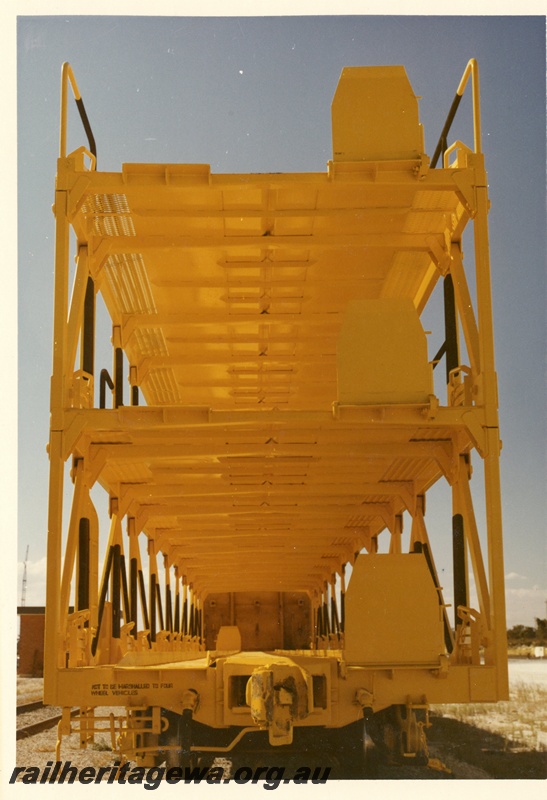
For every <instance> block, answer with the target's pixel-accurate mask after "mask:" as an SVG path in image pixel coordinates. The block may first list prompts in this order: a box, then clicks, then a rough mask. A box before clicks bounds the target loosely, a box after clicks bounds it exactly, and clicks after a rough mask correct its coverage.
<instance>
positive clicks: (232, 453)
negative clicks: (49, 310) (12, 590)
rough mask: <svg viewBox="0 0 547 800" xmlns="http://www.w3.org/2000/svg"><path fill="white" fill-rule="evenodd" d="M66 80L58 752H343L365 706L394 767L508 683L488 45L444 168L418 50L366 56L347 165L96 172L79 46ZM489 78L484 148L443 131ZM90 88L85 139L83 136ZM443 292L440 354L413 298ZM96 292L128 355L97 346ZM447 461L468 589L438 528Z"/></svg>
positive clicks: (357, 743)
mask: <svg viewBox="0 0 547 800" xmlns="http://www.w3.org/2000/svg"><path fill="white" fill-rule="evenodd" d="M61 86H62V98H61V145H60V158H59V161H58V171H57V181H56V190H55V204H54V213H55V220H56V239H55V314H54V356H53V377H52V384H51V433H50V440H49V459H50V496H49V533H48V568H47V569H48V572H47V605H46V643H45V689H44V696H45V701H46V702H47V703H49V704H53V705H56V706H62V707H63V708H64V709H65V711H64V717H63V721H62V722H61V723H60V726H59V744H58V753H57V756H58V758H59V757H60V756H59V753H60V747H61V740H62V737H63V736H64V735H66V734H68V733H69V732H70V731H71V730H79V731H80V739H81V743H82V746H86V745H87V744H89V743H90V742H92V741H93V736H94V734H95V733H96V732H97V731H98V730H103V729H105V728H107V729H109V730H111V732H112V738H113V744H114V747H115V749H116V750H118V751H119V753H120V754H121V756H122V757H123V758H124V759H131V760H135V761H136V762H137V763H138V764H141V765H144V766H146V765H154V764H160V763H161V762H162V761H164V760H166V759H167V762H168V763H169V764H176V763H189V762H191V761H192V760H195V759H196V758H199V757H201V758H206V757H210V756H211V755H212V754H229V753H230V752H232V750H233V748H234V747H236V746H237V745H238V743H245V742H252V741H254V742H256V741H259V739H260V737H262V739H263V740H266V741H267V743H268V745H269V746H277V747H279V746H281V747H283V748H287V747H288V746H291V745H292V747H297V746H298V744H299V742H300V743H301V742H303V741H308V739H309V737H310V736H311V737H312V740H313V737H316V739H315V741H317V742H320V741H321V742H325V741H329V737H330V740H331V741H332V739H333V738H334V740H335V741H336V742H337V747H338V748H339V753H340V759H341V760H342V761H343V759H344V757H347V758H357V757H358V756H357V755H356V753H357V752H358V751H359V749H360V748H361V747H362V739H363V731H364V725H363V720H366V725H367V730H368V732H369V733H370V734H371V736H372V738H373V739H374V740H375V741H376V743H377V744H378V745H379V746H380V747H383V748H384V749H386V750H387V751H388V752H389V754H390V755H391V757H392V758H393V759H395V760H396V759H410V760H414V762H417V761H418V762H423V761H425V760H427V745H426V740H425V736H424V729H425V728H426V727H427V724H428V714H427V711H428V707H429V704H431V703H447V702H450V703H460V702H461V703H463V702H493V701H496V700H499V699H503V698H506V697H507V663H506V641H505V609H504V586H503V556H502V534H501V512H500V485H499V454H500V439H499V433H498V414H497V390H496V374H495V368H494V349H493V326H492V304H491V290H490V264H489V248H488V229H487V213H488V206H489V201H488V194H487V178H486V173H485V169H484V159H483V154H482V151H481V134H480V116H479V82H478V68H477V65H476V62H475V61H470V62H469V64H468V65H467V67H466V70H465V72H464V75H463V77H462V80H461V82H460V85H459V87H458V90H457V94H456V98H455V100H454V102H453V105H452V108H451V110H450V114H449V117H448V119H447V123H446V125H445V128H444V130H443V134H442V136H441V141H440V142H439V146H438V148H437V152H436V153H435V154H434V157H433V159H432V160H431V161H430V159H429V157H428V156H427V155H426V154H425V153H424V145H423V131H422V127H421V125H420V123H419V119H418V103H417V98H416V97H415V96H414V93H413V91H412V88H411V86H410V83H409V81H408V78H407V76H406V73H405V70H404V68H403V67H393V66H392V67H357V68H346V69H344V70H343V72H342V75H341V78H340V82H339V85H338V88H337V90H336V94H335V97H334V102H333V106H332V134H333V157H332V160H331V161H329V163H328V168H327V171H326V172H324V173H301V174H300V173H299V174H248V175H224V174H219V175H217V174H212V173H211V171H210V167H209V166H208V165H205V164H124V165H123V166H122V168H121V171H120V172H115V173H114V172H100V171H98V169H97V163H96V152H95V143H94V140H93V135H92V133H91V129H90V126H89V122H88V119H87V115H86V112H85V108H84V106H83V102H82V99H81V97H80V94H79V91H78V86H77V84H76V81H75V78H74V74H73V72H72V70H71V68H70V66H69V65H68V64H65V65H64V66H63V71H62V82H61ZM467 86H470V87H471V93H472V99H473V126H474V130H473V145H472V146H468V145H466V144H463V143H462V142H460V141H456V142H455V143H454V144H452V145H451V146H450V147H448V146H447V138H446V137H447V134H448V130H449V128H450V125H451V121H452V118H453V116H454V114H455V111H456V108H457V105H458V103H459V100H460V98H461V96H462V94H463V92H464V90H465V88H466V87H467ZM70 87H71V88H72V91H73V93H74V96H75V98H76V101H77V105H78V108H79V110H80V114H81V118H82V121H83V124H84V128H85V130H86V131H87V135H88V140H89V148H86V147H80V148H79V149H77V150H75V151H74V152H71V153H68V154H67V152H66V150H67V146H66V139H67V134H66V130H67V97H68V91H69V88H70ZM470 222H472V223H473V225H472V228H473V246H474V258H472V263H473V264H474V275H473V280H470V281H468V278H467V276H466V271H465V269H464V264H463V251H462V236H463V234H464V229H465V228H466V226H467V224H468V223H470ZM71 231H72V234H71ZM72 242H75V244H74V245H72V244H71V243H72ZM72 256H75V261H76V267H75V271H74V280H73V288H72V294H71V296H70V298H69V275H70V271H69V263H70V261H71V258H72ZM438 283H442V284H443V289H442V290H443V294H444V329H443V330H441V331H436V332H435V331H434V332H433V334H432V337H431V338H432V339H435V336H437V343H436V345H435V343H434V346H435V349H436V347H438V346H439V345H442V346H440V349H439V351H438V352H437V353H436V355H435V356H431V354H428V346H427V340H426V333H425V331H424V329H423V327H422V322H421V319H420V318H421V315H422V312H423V311H424V308H425V307H426V305H427V303H428V301H429V300H430V298H431V296H432V293H433V290H434V288H435V287H436V285H437V284H438ZM99 293H100V295H102V298H103V300H104V304H105V306H106V309H107V310H108V313H109V315H110V318H111V322H112V352H113V369H112V374H110V372H109V371H108V369H102V370H98V369H97V367H96V365H95V360H96V358H95V333H96V327H97V328H98V326H96V300H97V295H98V294H99ZM443 342H444V343H443ZM440 361H442V362H443V366H444V367H445V368H446V390H445V389H444V388H443V391H442V393H441V394H442V396H437V394H435V391H434V385H433V379H432V374H433V373H432V370H433V367H434V366H436V364H437V362H440ZM441 369H442V367H441ZM107 388H108V389H109V390H111V391H108V392H107ZM107 395H108V399H107ZM477 456H478V457H479V459H482V462H483V469H482V470H481V474H482V475H483V476H484V480H483V481H481V486H480V487H479V491H481V492H482V495H483V499H482V501H481V502H482V503H484V509H485V530H484V531H483V532H479V531H480V525H479V524H478V523H477V521H476V517H475V513H474V510H473V502H472V493H471V488H470V484H471V482H470V478H471V473H472V458H476V457H477ZM65 464H67V465H69V467H70V473H69V474H70V479H69V480H65V484H67V485H68V486H64V482H63V478H64V475H65ZM67 473H68V469H67ZM438 481H446V482H447V484H448V486H449V487H450V494H451V498H452V499H451V504H452V507H451V508H449V509H447V513H446V524H445V525H444V528H445V530H446V534H447V535H446V540H447V544H448V546H449V547H452V548H453V574H454V588H453V594H454V599H453V603H452V604H451V606H452V607H451V608H448V607H447V605H446V604H445V600H444V597H443V587H442V586H441V584H440V582H439V576H438V574H437V571H436V567H435V562H434V558H433V552H432V549H431V546H430V540H429V537H428V532H427V528H426V515H425V511H426V501H425V498H426V495H427V492H428V490H429V489H430V488H431V487H432V486H434V484H436V483H437V482H438ZM476 482H477V481H475V483H476ZM71 484H72V485H71ZM97 486H100V487H102V490H104V492H105V493H106V495H107V497H108V509H109V518H110V521H109V524H107V525H106V526H103V525H102V521H101V522H100V515H99V513H98V511H97V509H96V504H95V501H94V498H95V495H96V487H97ZM67 488H69V489H70V490H71V491H72V505H71V510H70V513H65V512H64V508H63V506H64V503H65V496H66V495H67V491H66V489H67ZM404 517H406V518H407V519H409V520H410V531H409V535H408V536H406V534H405V539H404V540H403V536H402V533H403V530H402V528H403V518H404ZM105 519H107V517H106V515H105ZM107 523H108V520H107ZM102 527H106V528H107V530H102V529H101V528H102ZM482 535H483V536H484V541H485V542H486V548H485V549H486V550H487V552H486V556H484V555H483V548H482V547H481V536H482ZM450 536H451V537H452V540H453V542H452V544H450ZM407 539H408V546H406V544H405V546H403V541H405V542H406V541H407ZM103 553H104V557H103ZM470 585H472V586H474V587H475V590H474V591H475V594H474V595H471V594H470ZM72 597H73V600H72V599H71V598H72ZM71 602H73V604H74V605H73V607H71V605H70V604H71ZM74 706H77V707H78V708H79V713H78V714H76V716H71V715H70V709H71V707H74ZM101 706H119V708H120V715H119V716H115V717H113V718H109V717H108V716H107V717H105V715H104V714H103V715H101V711H100V707H101ZM306 737H308V739H306ZM346 747H347V749H346ZM275 752H277V753H278V754H279V753H280V752H283V751H279V750H277V751H275Z"/></svg>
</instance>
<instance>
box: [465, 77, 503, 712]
mask: <svg viewBox="0 0 547 800" xmlns="http://www.w3.org/2000/svg"><path fill="white" fill-rule="evenodd" d="M475 69H476V75H475V76H474V77H476V84H474V87H475V86H476V90H475V93H476V95H477V105H478V68H477V67H476V65H475ZM475 93H474V95H473V97H474V98H475ZM474 160H475V176H476V177H475V181H476V186H475V196H476V205H477V213H476V215H475V221H474V233H475V268H476V284H477V316H478V324H479V332H480V360H481V375H480V376H479V378H480V393H479V397H480V398H481V399H482V402H483V405H484V412H485V420H486V429H485V434H486V456H485V458H484V485H485V501H486V529H487V539H488V567H489V578H490V592H491V614H492V618H491V621H490V624H491V627H492V630H493V635H494V641H493V657H494V660H495V664H496V675H497V689H498V697H499V698H500V699H502V698H505V697H507V696H508V691H509V680H508V673H507V631H506V616H505V588H504V586H505V584H504V577H505V576H504V559H503V541H502V514H501V488H500V470H499V457H500V449H501V447H500V438H499V422H498V396H497V376H496V372H495V359H494V322H493V310H492V289H491V280H490V245H489V238H488V205H489V201H488V188H487V187H488V180H487V176H486V171H485V169H484V157H483V155H482V154H480V153H478V154H476V155H475V156H474Z"/></svg>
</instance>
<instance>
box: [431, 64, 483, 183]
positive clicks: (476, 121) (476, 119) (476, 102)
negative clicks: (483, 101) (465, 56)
mask: <svg viewBox="0 0 547 800" xmlns="http://www.w3.org/2000/svg"><path fill="white" fill-rule="evenodd" d="M470 75H471V82H472V86H473V145H474V148H475V153H481V152H482V144H481V113H480V91H479V65H478V64H477V60H476V59H475V58H471V59H470V60H469V61H468V62H467V66H466V68H465V70H464V73H463V75H462V79H461V81H460V83H459V86H458V88H457V90H456V96H455V97H454V100H453V101H452V105H451V106H450V111H449V112H448V116H447V118H446V122H445V123H444V127H443V129H442V131H441V135H440V137H439V141H438V143H437V147H436V148H435V152H434V154H433V158H432V159H431V169H434V168H435V167H436V166H437V161H438V160H439V157H440V155H441V153H443V154H444V151H445V150H446V147H447V136H448V132H449V130H450V127H451V125H452V122H453V121H454V117H455V116H456V111H457V110H458V106H459V104H460V100H461V99H462V96H463V93H464V91H465V87H466V86H467V81H468V80H469V76H470Z"/></svg>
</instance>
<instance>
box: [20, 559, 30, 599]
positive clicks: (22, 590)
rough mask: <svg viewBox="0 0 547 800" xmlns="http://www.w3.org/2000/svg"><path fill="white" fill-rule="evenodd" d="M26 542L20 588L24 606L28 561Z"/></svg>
mask: <svg viewBox="0 0 547 800" xmlns="http://www.w3.org/2000/svg"><path fill="white" fill-rule="evenodd" d="M28 548H29V546H28V544H27V552H26V554H25V565H24V567H23V588H22V589H21V605H22V606H24V605H25V602H26V599H27V561H28Z"/></svg>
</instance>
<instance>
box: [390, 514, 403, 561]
mask: <svg viewBox="0 0 547 800" xmlns="http://www.w3.org/2000/svg"><path fill="white" fill-rule="evenodd" d="M402 538H403V515H402V514H397V515H396V516H395V525H394V527H393V530H392V531H391V540H390V543H389V552H390V553H394V554H400V553H402Z"/></svg>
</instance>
